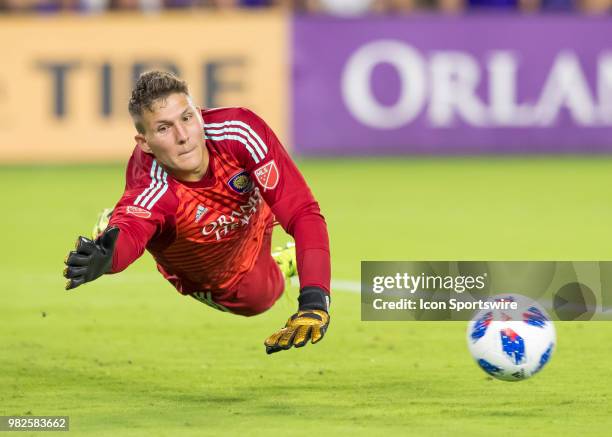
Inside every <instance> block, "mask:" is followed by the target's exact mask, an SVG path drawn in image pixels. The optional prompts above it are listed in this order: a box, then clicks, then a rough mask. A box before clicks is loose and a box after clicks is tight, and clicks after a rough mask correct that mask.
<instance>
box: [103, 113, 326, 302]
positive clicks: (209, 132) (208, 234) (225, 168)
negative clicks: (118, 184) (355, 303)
mask: <svg viewBox="0 0 612 437" xmlns="http://www.w3.org/2000/svg"><path fill="white" fill-rule="evenodd" d="M202 117H203V120H204V132H203V133H202V134H203V135H204V137H205V147H206V148H207V150H208V153H209V166H208V169H207V171H206V173H205V175H204V176H203V178H202V179H201V180H200V181H198V182H184V181H179V180H177V179H175V178H173V177H172V176H171V175H170V174H168V173H167V172H166V171H165V170H164V169H163V168H162V167H161V166H160V165H159V163H158V162H157V161H156V160H155V157H154V156H152V155H150V154H147V153H144V152H143V151H142V150H141V149H140V148H139V147H136V148H135V149H134V152H133V154H132V157H131V158H130V161H129V163H128V166H127V171H126V186H125V191H124V193H123V196H122V197H121V199H120V200H119V202H118V203H117V205H116V207H115V209H114V211H113V215H112V218H111V220H110V225H115V226H118V227H119V228H120V234H119V239H118V240H117V245H116V248H115V253H114V256H113V264H112V269H111V273H116V272H120V271H122V270H124V269H125V268H126V267H127V266H128V265H130V264H131V263H132V262H134V261H135V260H136V259H137V258H138V257H140V256H141V255H142V254H143V252H144V251H145V249H146V250H148V251H149V252H150V253H151V254H152V255H153V257H154V258H155V260H156V262H157V267H158V270H159V271H160V272H161V273H162V275H163V276H164V277H165V278H166V279H167V280H168V281H170V282H171V283H172V284H173V285H174V286H175V287H176V289H177V290H178V291H179V292H180V293H182V294H191V293H194V292H201V291H211V292H212V293H213V295H214V294H215V292H221V291H227V290H231V289H232V287H234V286H235V285H236V284H237V283H238V282H239V281H240V279H241V278H242V277H243V276H244V275H245V274H246V273H247V272H249V271H250V270H251V269H252V268H253V265H254V263H255V261H256V258H257V256H258V254H259V251H260V249H261V245H262V240H263V234H264V232H265V230H266V228H267V227H268V226H271V225H272V222H273V220H274V219H276V220H277V221H278V222H279V223H280V224H281V226H282V227H283V229H284V230H285V231H286V232H287V233H288V234H290V235H291V236H293V238H294V239H295V243H296V250H297V263H298V273H299V278H300V286H301V287H305V286H317V287H320V288H322V289H324V290H325V291H327V292H329V288H330V257H329V241H328V235H327V227H326V224H325V220H324V218H323V216H322V215H321V212H320V209H319V205H318V203H317V202H316V200H315V199H314V197H313V195H312V193H311V191H310V189H309V187H308V185H307V184H306V182H305V181H304V178H303V177H302V175H301V174H300V172H299V170H298V169H297V167H296V166H295V164H294V162H293V161H292V159H291V158H290V156H289V155H288V153H287V152H286V150H285V149H284V147H283V146H282V145H281V143H280V142H279V140H278V138H277V137H276V135H275V134H274V132H273V131H272V130H271V129H270V127H269V126H268V125H267V124H266V123H265V122H264V121H263V120H262V119H261V118H259V117H258V116H257V115H255V114H254V113H253V112H251V111H249V110H247V109H244V108H218V109H210V110H202Z"/></svg>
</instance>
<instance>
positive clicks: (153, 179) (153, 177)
mask: <svg viewBox="0 0 612 437" xmlns="http://www.w3.org/2000/svg"><path fill="white" fill-rule="evenodd" d="M156 169H157V161H156V160H153V164H152V165H151V173H150V176H151V184H149V187H148V188H146V189H145V190H144V191H143V192H142V193H140V195H139V196H138V197H137V198H136V200H135V201H134V205H138V203H139V202H140V200H141V199H142V198H143V197H144V196H146V195H147V194H148V193H149V191H151V190H152V189H153V187H154V186H155V170H156Z"/></svg>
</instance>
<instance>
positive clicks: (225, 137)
mask: <svg viewBox="0 0 612 437" xmlns="http://www.w3.org/2000/svg"><path fill="white" fill-rule="evenodd" d="M205 138H206V139H210V140H215V141H221V140H236V141H239V142H241V143H242V144H244V147H246V149H247V150H248V151H249V153H250V154H251V157H252V158H253V161H255V164H259V161H260V159H259V157H258V156H257V154H256V153H255V151H254V150H253V149H252V148H251V146H250V145H249V143H247V142H246V140H245V139H244V138H242V137H239V136H238V135H206V136H205Z"/></svg>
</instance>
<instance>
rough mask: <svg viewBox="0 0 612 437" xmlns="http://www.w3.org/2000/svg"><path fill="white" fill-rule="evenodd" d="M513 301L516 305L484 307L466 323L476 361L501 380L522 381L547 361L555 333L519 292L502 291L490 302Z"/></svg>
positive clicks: (547, 319) (539, 310) (539, 309)
mask: <svg viewBox="0 0 612 437" xmlns="http://www.w3.org/2000/svg"><path fill="white" fill-rule="evenodd" d="M504 301H505V302H516V304H517V309H483V310H480V311H479V312H478V313H476V315H475V316H474V317H473V318H472V320H471V321H470V322H469V324H468V329H467V342H468V348H469V350H470V353H471V354H472V357H474V360H476V363H477V364H478V365H479V366H480V368H481V369H482V370H484V371H485V372H487V373H488V374H489V375H491V376H493V377H495V378H497V379H501V380H503V381H521V380H523V379H527V378H529V377H531V376H533V375H535V374H536V373H538V372H539V371H540V370H542V368H543V367H544V366H545V365H546V363H548V361H550V357H551V356H552V353H553V351H554V349H555V344H556V333H555V326H554V325H553V323H552V321H551V320H550V317H549V316H548V314H547V313H546V311H545V310H544V308H542V307H541V306H540V305H539V304H537V303H536V302H535V301H534V300H532V299H529V298H527V297H525V296H522V295H519V294H502V295H498V296H494V297H492V298H491V299H489V302H504Z"/></svg>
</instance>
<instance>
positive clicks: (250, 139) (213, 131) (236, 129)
mask: <svg viewBox="0 0 612 437" xmlns="http://www.w3.org/2000/svg"><path fill="white" fill-rule="evenodd" d="M228 132H234V133H237V134H240V135H242V136H243V137H244V138H245V139H246V140H247V141H248V142H249V144H250V145H251V146H252V148H253V150H255V151H256V152H257V155H259V157H260V158H261V159H264V158H265V157H266V154H265V153H263V152H262V149H261V148H260V147H259V145H258V144H257V143H256V142H255V141H254V140H253V137H252V136H251V135H249V133H248V132H247V131H246V130H244V129H241V128H239V127H226V128H224V129H208V130H207V131H206V133H207V134H214V135H222V134H227V133H228ZM247 149H249V147H248V146H247ZM249 151H251V149H249Z"/></svg>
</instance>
